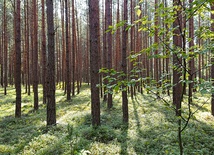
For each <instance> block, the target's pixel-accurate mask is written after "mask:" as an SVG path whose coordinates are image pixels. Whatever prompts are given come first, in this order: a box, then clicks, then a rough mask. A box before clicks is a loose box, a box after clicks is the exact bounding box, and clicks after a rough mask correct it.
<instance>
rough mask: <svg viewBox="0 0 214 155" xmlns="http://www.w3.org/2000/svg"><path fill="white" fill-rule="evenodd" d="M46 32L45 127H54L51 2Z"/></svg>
mask: <svg viewBox="0 0 214 155" xmlns="http://www.w3.org/2000/svg"><path fill="white" fill-rule="evenodd" d="M46 6H47V10H46V11H47V28H48V29H47V31H48V61H47V79H46V80H47V88H48V91H47V125H56V101H55V89H56V88H55V42H54V35H55V32H54V17H53V10H54V8H53V1H52V0H46Z"/></svg>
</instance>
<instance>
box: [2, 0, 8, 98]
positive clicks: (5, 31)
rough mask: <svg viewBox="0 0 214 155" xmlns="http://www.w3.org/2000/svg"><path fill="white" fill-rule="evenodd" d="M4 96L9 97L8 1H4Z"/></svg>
mask: <svg viewBox="0 0 214 155" xmlns="http://www.w3.org/2000/svg"><path fill="white" fill-rule="evenodd" d="M3 29H4V39H3V40H4V95H7V85H8V80H7V78H8V76H7V74H8V71H7V69H8V67H7V65H8V62H7V59H8V56H7V55H8V50H7V48H8V46H7V15H6V0H4V28H3Z"/></svg>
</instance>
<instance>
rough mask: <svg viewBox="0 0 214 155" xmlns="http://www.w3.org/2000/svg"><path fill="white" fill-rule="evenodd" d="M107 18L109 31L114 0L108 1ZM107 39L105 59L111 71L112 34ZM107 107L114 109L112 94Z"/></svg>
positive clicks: (108, 34)
mask: <svg viewBox="0 0 214 155" xmlns="http://www.w3.org/2000/svg"><path fill="white" fill-rule="evenodd" d="M105 16H106V19H105V20H106V21H105V22H106V23H105V26H106V30H107V29H108V27H109V26H111V25H112V0H106V3H105ZM106 39H107V40H106V47H107V48H106V49H107V51H106V53H107V57H105V59H107V68H108V69H111V68H112V34H111V33H110V32H108V33H106ZM111 91H112V90H111ZM107 106H108V109H110V108H112V106H113V104H112V94H111V93H108V97H107Z"/></svg>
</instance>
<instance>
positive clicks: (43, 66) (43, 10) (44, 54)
mask: <svg viewBox="0 0 214 155" xmlns="http://www.w3.org/2000/svg"><path fill="white" fill-rule="evenodd" d="M42 85H43V104H46V98H47V95H46V93H47V92H46V89H47V88H46V32H45V2H44V0H42Z"/></svg>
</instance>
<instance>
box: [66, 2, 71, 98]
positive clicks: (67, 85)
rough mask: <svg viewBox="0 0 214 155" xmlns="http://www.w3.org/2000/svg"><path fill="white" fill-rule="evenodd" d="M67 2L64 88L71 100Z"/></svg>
mask: <svg viewBox="0 0 214 155" xmlns="http://www.w3.org/2000/svg"><path fill="white" fill-rule="evenodd" d="M68 22H69V21H68V1H67V0H65V29H66V32H65V33H66V88H67V100H71V81H70V77H71V75H70V50H69V25H68Z"/></svg>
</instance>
